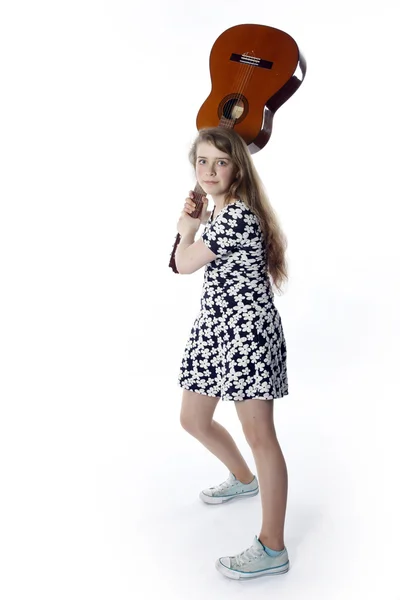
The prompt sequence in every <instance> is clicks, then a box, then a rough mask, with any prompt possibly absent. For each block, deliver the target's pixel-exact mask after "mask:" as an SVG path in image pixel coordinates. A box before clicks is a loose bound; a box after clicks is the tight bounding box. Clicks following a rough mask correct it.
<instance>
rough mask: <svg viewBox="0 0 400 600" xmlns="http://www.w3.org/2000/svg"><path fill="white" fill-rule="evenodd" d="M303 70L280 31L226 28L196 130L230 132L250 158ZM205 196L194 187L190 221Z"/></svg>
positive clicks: (213, 60)
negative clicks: (241, 142)
mask: <svg viewBox="0 0 400 600" xmlns="http://www.w3.org/2000/svg"><path fill="white" fill-rule="evenodd" d="M306 69H307V65H306V61H305V59H304V56H303V55H302V54H301V52H300V50H299V48H298V46H297V44H296V42H295V41H294V39H293V38H292V37H291V36H290V35H288V34H287V33H285V32H284V31H281V30H280V29H275V28H274V27H268V26H266V25H236V26H234V27H230V28H229V29H227V30H226V31H224V32H223V33H222V34H221V35H220V36H219V37H218V38H217V40H216V41H215V42H214V45H213V47H212V49H211V53H210V75H211V83H212V86H211V92H210V95H209V96H208V98H207V99H206V100H205V102H204V103H203V105H202V106H201V108H200V110H199V112H198V114H197V119H196V126H197V129H203V128H205V127H228V128H231V129H232V128H235V130H236V131H237V133H239V135H240V136H241V137H242V138H243V139H244V141H245V142H246V144H247V146H248V148H249V151H250V153H251V154H255V153H256V152H258V151H259V150H261V149H262V148H264V146H265V145H266V144H267V142H268V140H269V139H270V137H271V133H272V121H273V117H274V114H275V112H276V111H277V110H278V108H279V107H280V106H282V104H283V103H284V102H286V100H288V98H290V97H291V96H292V95H293V94H294V93H295V91H296V90H297V89H298V88H299V87H300V85H301V84H302V82H303V80H304V77H305V74H306ZM205 195H206V193H205V192H204V190H203V189H202V188H201V186H199V184H198V183H197V184H196V187H195V189H194V201H195V203H196V208H195V209H194V211H193V212H192V213H191V214H190V216H191V217H193V218H194V219H196V218H198V217H199V216H200V213H201V210H202V200H201V199H202V196H205ZM180 239H181V236H180V234H179V233H178V234H177V236H176V240H175V244H174V247H173V250H172V254H171V259H170V262H169V266H170V267H171V268H172V270H173V271H174V273H178V270H177V268H176V263H175V252H176V248H177V247H178V244H179V242H180Z"/></svg>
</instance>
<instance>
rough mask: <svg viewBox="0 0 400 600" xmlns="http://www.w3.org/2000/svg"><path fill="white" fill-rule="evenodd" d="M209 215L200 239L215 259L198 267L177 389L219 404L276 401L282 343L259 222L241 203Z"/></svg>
mask: <svg viewBox="0 0 400 600" xmlns="http://www.w3.org/2000/svg"><path fill="white" fill-rule="evenodd" d="M214 210H215V208H214ZM213 215H214V211H213V214H212V215H211V216H210V218H209V220H208V222H207V224H206V226H205V228H204V231H203V233H202V236H201V237H202V240H203V242H204V243H205V245H206V246H207V247H208V248H210V250H211V251H212V252H214V253H215V254H216V255H217V258H216V259H215V260H213V261H211V262H210V263H208V264H207V265H206V266H205V271H204V282H203V289H202V296H201V303H200V312H199V314H198V316H197V317H196V319H195V321H194V324H193V326H192V329H191V332H190V336H189V339H188V341H187V344H186V347H185V350H184V354H183V358H182V363H181V367H180V371H179V377H178V385H179V386H180V387H182V388H184V389H187V390H191V391H193V392H197V393H198V394H205V395H207V396H214V397H219V398H221V400H232V401H243V400H248V399H250V398H260V399H269V400H271V399H273V398H281V397H283V396H285V395H287V394H288V380H287V369H286V356H287V355H286V342H285V337H284V333H283V328H282V323H281V318H280V315H279V313H278V310H277V309H276V307H275V305H274V295H273V291H272V288H271V283H270V280H269V277H268V276H267V275H266V273H265V242H264V239H263V235H262V231H261V227H260V223H259V220H258V217H257V216H256V215H255V214H254V213H253V212H252V211H251V209H250V208H249V207H248V206H247V204H245V202H244V201H243V200H240V199H237V200H235V201H234V202H231V203H230V204H228V205H227V206H225V207H224V208H223V209H222V210H221V211H220V213H219V214H218V216H217V218H216V219H215V221H213V220H212V219H213Z"/></svg>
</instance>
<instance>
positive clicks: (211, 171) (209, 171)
mask: <svg viewBox="0 0 400 600" xmlns="http://www.w3.org/2000/svg"><path fill="white" fill-rule="evenodd" d="M207 175H215V167H214V165H213V164H210V165H209V167H208V169H207Z"/></svg>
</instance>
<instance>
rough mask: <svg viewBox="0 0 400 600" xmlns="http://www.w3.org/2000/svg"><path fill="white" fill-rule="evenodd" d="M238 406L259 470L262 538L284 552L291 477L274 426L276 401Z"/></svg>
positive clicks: (264, 541)
mask: <svg viewBox="0 0 400 600" xmlns="http://www.w3.org/2000/svg"><path fill="white" fill-rule="evenodd" d="M235 404H236V409H237V412H238V415H239V418H240V421H241V423H242V426H243V431H244V434H245V436H246V439H247V441H248V443H249V445H250V447H251V450H252V452H253V456H254V460H255V463H256V467H257V475H258V481H259V485H260V495H261V504H262V526H261V533H260V535H259V539H260V541H261V542H262V543H263V544H264V545H265V546H268V547H269V548H271V549H272V550H282V549H283V547H284V526H285V514H286V504H287V491H288V474H287V468H286V462H285V459H284V456H283V454H282V450H281V447H280V445H279V442H278V440H277V437H276V432H275V427H274V423H273V400H260V399H254V400H244V401H242V402H236V403H235Z"/></svg>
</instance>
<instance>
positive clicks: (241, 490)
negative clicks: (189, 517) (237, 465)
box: [199, 473, 259, 504]
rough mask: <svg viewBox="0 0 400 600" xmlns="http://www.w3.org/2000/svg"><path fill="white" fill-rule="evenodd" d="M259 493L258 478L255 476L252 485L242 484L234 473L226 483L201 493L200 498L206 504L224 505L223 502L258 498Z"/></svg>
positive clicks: (230, 474)
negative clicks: (252, 497) (251, 497)
mask: <svg viewBox="0 0 400 600" xmlns="http://www.w3.org/2000/svg"><path fill="white" fill-rule="evenodd" d="M258 491H259V490H258V481H257V477H256V476H254V479H253V480H252V481H251V482H250V483H242V482H241V481H239V480H238V479H236V477H235V476H234V474H233V473H229V477H228V479H227V480H226V481H223V482H222V483H220V484H219V485H216V486H214V487H210V488H207V489H205V490H203V491H202V492H200V496H199V498H200V500H203V502H205V503H206V504H222V503H223V502H228V501H229V500H233V499H234V498H248V497H249V496H256V495H257V494H258Z"/></svg>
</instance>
